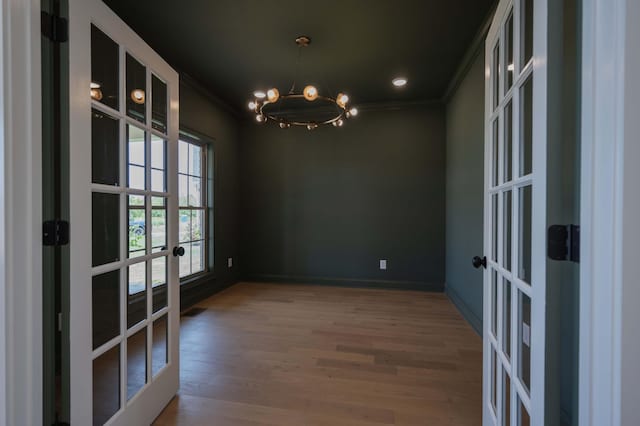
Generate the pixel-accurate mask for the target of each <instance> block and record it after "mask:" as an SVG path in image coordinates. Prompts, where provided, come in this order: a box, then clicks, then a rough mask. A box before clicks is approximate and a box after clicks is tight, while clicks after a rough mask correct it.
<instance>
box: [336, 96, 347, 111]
mask: <svg viewBox="0 0 640 426" xmlns="http://www.w3.org/2000/svg"><path fill="white" fill-rule="evenodd" d="M347 102H349V96H347V95H345V94H344V93H338V97H337V98H336V103H337V104H338V105H339V106H341V107H342V108H344V107H346V106H347Z"/></svg>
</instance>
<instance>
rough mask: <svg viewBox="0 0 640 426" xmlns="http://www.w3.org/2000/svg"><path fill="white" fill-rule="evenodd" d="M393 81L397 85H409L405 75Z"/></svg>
mask: <svg viewBox="0 0 640 426" xmlns="http://www.w3.org/2000/svg"><path fill="white" fill-rule="evenodd" d="M391 82H392V83H393V85H394V86H396V87H404V86H406V85H407V79H406V78H405V77H396V78H394V79H393V80H392V81H391Z"/></svg>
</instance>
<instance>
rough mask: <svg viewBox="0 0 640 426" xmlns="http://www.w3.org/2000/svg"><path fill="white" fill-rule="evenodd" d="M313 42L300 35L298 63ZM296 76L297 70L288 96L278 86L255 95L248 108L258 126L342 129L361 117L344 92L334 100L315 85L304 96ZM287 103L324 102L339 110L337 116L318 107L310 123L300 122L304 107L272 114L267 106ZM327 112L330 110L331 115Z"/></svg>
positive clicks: (306, 121)
mask: <svg viewBox="0 0 640 426" xmlns="http://www.w3.org/2000/svg"><path fill="white" fill-rule="evenodd" d="M310 43H311V38H310V37H308V36H300V37H298V38H296V44H297V45H298V49H299V55H298V62H299V61H300V56H301V52H302V49H303V48H305V47H308V46H309V44H310ZM298 66H299V63H298ZM297 74H298V72H297V71H296V79H294V81H293V85H292V87H291V90H290V91H289V93H287V94H286V95H281V94H280V92H279V90H278V89H277V88H275V87H274V88H272V89H269V90H268V91H266V92H264V91H262V90H258V91H255V92H254V99H253V100H252V101H250V102H249V109H250V110H251V111H253V112H254V113H255V114H256V120H257V121H258V122H259V123H265V122H268V121H273V122H275V123H278V124H279V125H280V127H281V128H282V129H288V128H289V127H291V126H301V127H304V126H306V127H307V129H309V130H313V129H316V128H318V127H319V126H323V125H333V126H335V127H342V125H344V123H345V122H346V121H347V120H348V119H350V118H352V117H355V116H356V115H357V114H358V109H357V108H354V107H350V106H347V104H348V102H349V96H347V95H346V94H344V93H338V95H337V96H336V97H335V98H332V97H330V96H326V95H321V94H320V93H319V90H318V89H317V88H316V87H315V86H313V85H307V86H305V88H304V90H303V91H302V93H300V92H296V91H295V88H296V80H297ZM287 100H305V101H308V102H309V105H312V104H318V103H323V102H324V103H325V104H327V105H329V104H331V106H335V107H336V111H335V113H334V112H332V111H331V108H326V109H324V110H323V109H321V108H319V109H318V110H316V111H315V112H316V114H317V116H316V117H314V118H309V119H307V120H303V119H300V113H301V112H303V111H302V110H305V108H302V110H300V109H296V108H292V109H284V110H283V109H278V110H277V111H269V109H270V108H268V107H271V106H273V105H278V104H279V105H280V106H282V103H283V102H285V101H287ZM265 108H266V109H265ZM327 109H329V111H328V112H327ZM306 112H307V113H308V110H306ZM286 114H289V117H287V116H286Z"/></svg>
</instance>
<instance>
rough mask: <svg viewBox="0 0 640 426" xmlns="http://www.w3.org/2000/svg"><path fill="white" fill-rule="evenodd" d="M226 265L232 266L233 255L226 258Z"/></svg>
mask: <svg viewBox="0 0 640 426" xmlns="http://www.w3.org/2000/svg"><path fill="white" fill-rule="evenodd" d="M227 267H229V268H233V257H230V258H229V259H227Z"/></svg>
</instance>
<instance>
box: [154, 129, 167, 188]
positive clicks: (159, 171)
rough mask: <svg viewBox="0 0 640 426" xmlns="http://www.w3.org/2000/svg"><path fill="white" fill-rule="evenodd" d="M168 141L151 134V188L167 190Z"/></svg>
mask: <svg viewBox="0 0 640 426" xmlns="http://www.w3.org/2000/svg"><path fill="white" fill-rule="evenodd" d="M165 170H166V141H165V140H164V139H162V138H159V137H157V136H155V135H152V136H151V190H152V191H156V192H165V191H166V187H167V185H166V178H165Z"/></svg>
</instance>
